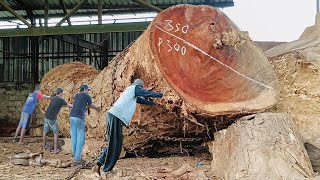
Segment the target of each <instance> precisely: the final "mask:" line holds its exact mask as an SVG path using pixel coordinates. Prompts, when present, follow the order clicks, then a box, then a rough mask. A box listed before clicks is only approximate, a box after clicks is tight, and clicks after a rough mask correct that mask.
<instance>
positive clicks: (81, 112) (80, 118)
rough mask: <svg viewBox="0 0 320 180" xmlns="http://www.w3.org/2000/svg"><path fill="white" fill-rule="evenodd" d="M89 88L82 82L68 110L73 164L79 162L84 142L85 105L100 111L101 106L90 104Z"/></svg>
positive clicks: (78, 163)
mask: <svg viewBox="0 0 320 180" xmlns="http://www.w3.org/2000/svg"><path fill="white" fill-rule="evenodd" d="M89 91H91V88H90V87H89V86H88V85H87V84H83V85H82V86H81V88H80V93H78V94H76V95H75V96H74V102H73V107H72V109H71V112H70V135H71V144H72V154H73V158H74V164H76V165H80V164H81V155H82V149H83V146H84V143H85V114H86V112H87V107H90V108H93V109H94V110H96V111H98V112H100V111H101V108H100V107H97V106H95V105H93V104H92V100H91V97H90V95H89V94H88V93H89Z"/></svg>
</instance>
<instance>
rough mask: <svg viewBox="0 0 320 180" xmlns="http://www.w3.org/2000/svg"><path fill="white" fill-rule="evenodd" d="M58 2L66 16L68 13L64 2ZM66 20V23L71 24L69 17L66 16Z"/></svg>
mask: <svg viewBox="0 0 320 180" xmlns="http://www.w3.org/2000/svg"><path fill="white" fill-rule="evenodd" d="M59 3H60V6H61V8H62V10H63V13H64V15H65V16H66V15H67V14H68V11H67V8H66V5H65V4H64V2H63V0H59ZM67 22H68V25H69V26H71V21H70V17H68V19H67Z"/></svg>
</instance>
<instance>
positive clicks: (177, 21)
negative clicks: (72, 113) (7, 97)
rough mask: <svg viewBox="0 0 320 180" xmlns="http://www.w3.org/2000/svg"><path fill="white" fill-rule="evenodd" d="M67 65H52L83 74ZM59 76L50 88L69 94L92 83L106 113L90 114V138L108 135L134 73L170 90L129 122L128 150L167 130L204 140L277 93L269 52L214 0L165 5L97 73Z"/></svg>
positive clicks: (46, 85)
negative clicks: (111, 112)
mask: <svg viewBox="0 0 320 180" xmlns="http://www.w3.org/2000/svg"><path fill="white" fill-rule="evenodd" d="M67 66H68V65H62V66H58V67H56V68H54V69H53V70H52V71H56V72H60V71H68V73H69V75H71V74H73V72H78V73H79V74H81V73H82V70H80V69H79V68H78V69H70V68H69V67H67ZM81 66H84V65H81ZM91 73H92V74H95V73H96V71H95V70H90V73H89V74H91ZM92 76H94V75H92ZM55 77H56V75H55V73H53V72H49V73H48V74H47V75H46V76H45V77H44V79H43V80H42V82H41V86H42V88H43V89H44V92H50V91H52V90H53V89H55V88H56V87H58V86H61V87H63V88H64V89H67V97H68V98H69V97H71V96H73V95H74V93H75V92H76V91H78V88H79V84H80V82H85V83H89V84H90V85H91V86H92V89H93V90H92V96H93V99H94V102H95V103H96V104H98V105H102V107H103V112H101V113H96V112H92V113H91V114H90V115H89V116H88V117H87V120H86V121H87V137H89V138H102V137H104V133H105V124H106V122H105V116H106V112H107V110H108V109H109V108H110V106H111V105H112V104H113V103H114V102H115V100H116V99H117V98H118V97H119V95H120V94H121V92H123V91H124V90H125V88H126V87H127V86H128V85H130V83H132V81H133V80H134V79H135V78H140V79H142V80H143V81H144V82H145V84H146V87H147V88H148V89H149V90H153V91H159V92H164V93H165V96H164V97H163V98H162V99H156V100H155V102H156V103H157V106H152V107H150V106H145V105H141V106H138V107H137V111H136V114H135V116H134V118H133V120H132V123H131V125H130V127H129V128H124V147H125V149H126V150H127V151H131V150H141V149H144V148H146V147H148V146H152V145H153V141H154V140H157V139H158V138H161V137H163V136H169V137H200V138H205V137H207V135H208V134H211V133H213V132H214V131H216V130H218V129H221V128H225V127H227V126H228V125H230V124H231V123H232V122H233V120H234V119H233V117H235V116H238V115H242V114H246V113H253V112H260V111H264V110H265V109H267V108H269V107H271V106H273V105H274V104H275V102H276V96H277V90H276V86H277V80H276V76H275V73H274V71H273V69H272V67H271V65H270V64H269V62H268V60H267V58H266V57H265V56H264V54H263V52H262V51H261V50H260V49H258V48H257V47H256V46H255V45H254V44H253V43H252V42H251V40H250V38H249V37H248V36H247V35H246V34H244V33H242V32H241V31H240V30H239V29H238V28H237V27H236V25H235V24H233V23H232V22H231V21H230V19H228V18H227V17H226V15H224V14H223V13H222V12H221V11H220V10H218V9H215V8H213V7H210V6H192V5H178V6H174V7H171V8H168V9H166V10H164V11H162V12H161V13H159V15H158V16H157V17H156V18H155V19H154V21H153V22H152V23H151V24H150V26H149V27H148V28H147V30H145V32H144V33H143V34H142V35H141V36H140V37H139V38H138V39H137V40H136V41H135V42H134V43H133V44H131V45H130V46H128V47H127V48H126V49H125V50H124V51H123V52H121V53H120V54H118V55H117V56H116V57H115V58H114V59H113V60H112V61H111V62H110V63H109V66H108V67H107V68H105V69H104V70H102V71H101V72H100V73H99V74H98V75H96V76H95V77H94V78H91V77H86V79H84V80H82V81H77V83H73V77H72V76H64V77H63V78H62V79H59V80H55ZM77 80H78V78H77ZM69 84H76V86H73V85H69ZM70 88H71V89H70ZM72 88H73V89H72ZM74 88H75V89H74ZM70 100H72V99H70ZM42 106H44V104H42ZM60 126H62V127H68V126H69V125H68V114H67V111H64V112H63V113H61V115H60ZM66 129H67V128H64V131H63V133H65V134H68V132H69V131H66Z"/></svg>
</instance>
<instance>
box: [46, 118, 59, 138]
mask: <svg viewBox="0 0 320 180" xmlns="http://www.w3.org/2000/svg"><path fill="white" fill-rule="evenodd" d="M50 129H51V130H52V131H53V134H59V126H58V121H57V120H51V119H47V118H44V123H43V132H44V133H45V134H47V133H48V132H49V131H50Z"/></svg>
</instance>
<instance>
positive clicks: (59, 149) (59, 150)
mask: <svg viewBox="0 0 320 180" xmlns="http://www.w3.org/2000/svg"><path fill="white" fill-rule="evenodd" d="M59 152H61V148H57V151H56V152H54V151H53V154H58V153H59Z"/></svg>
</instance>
